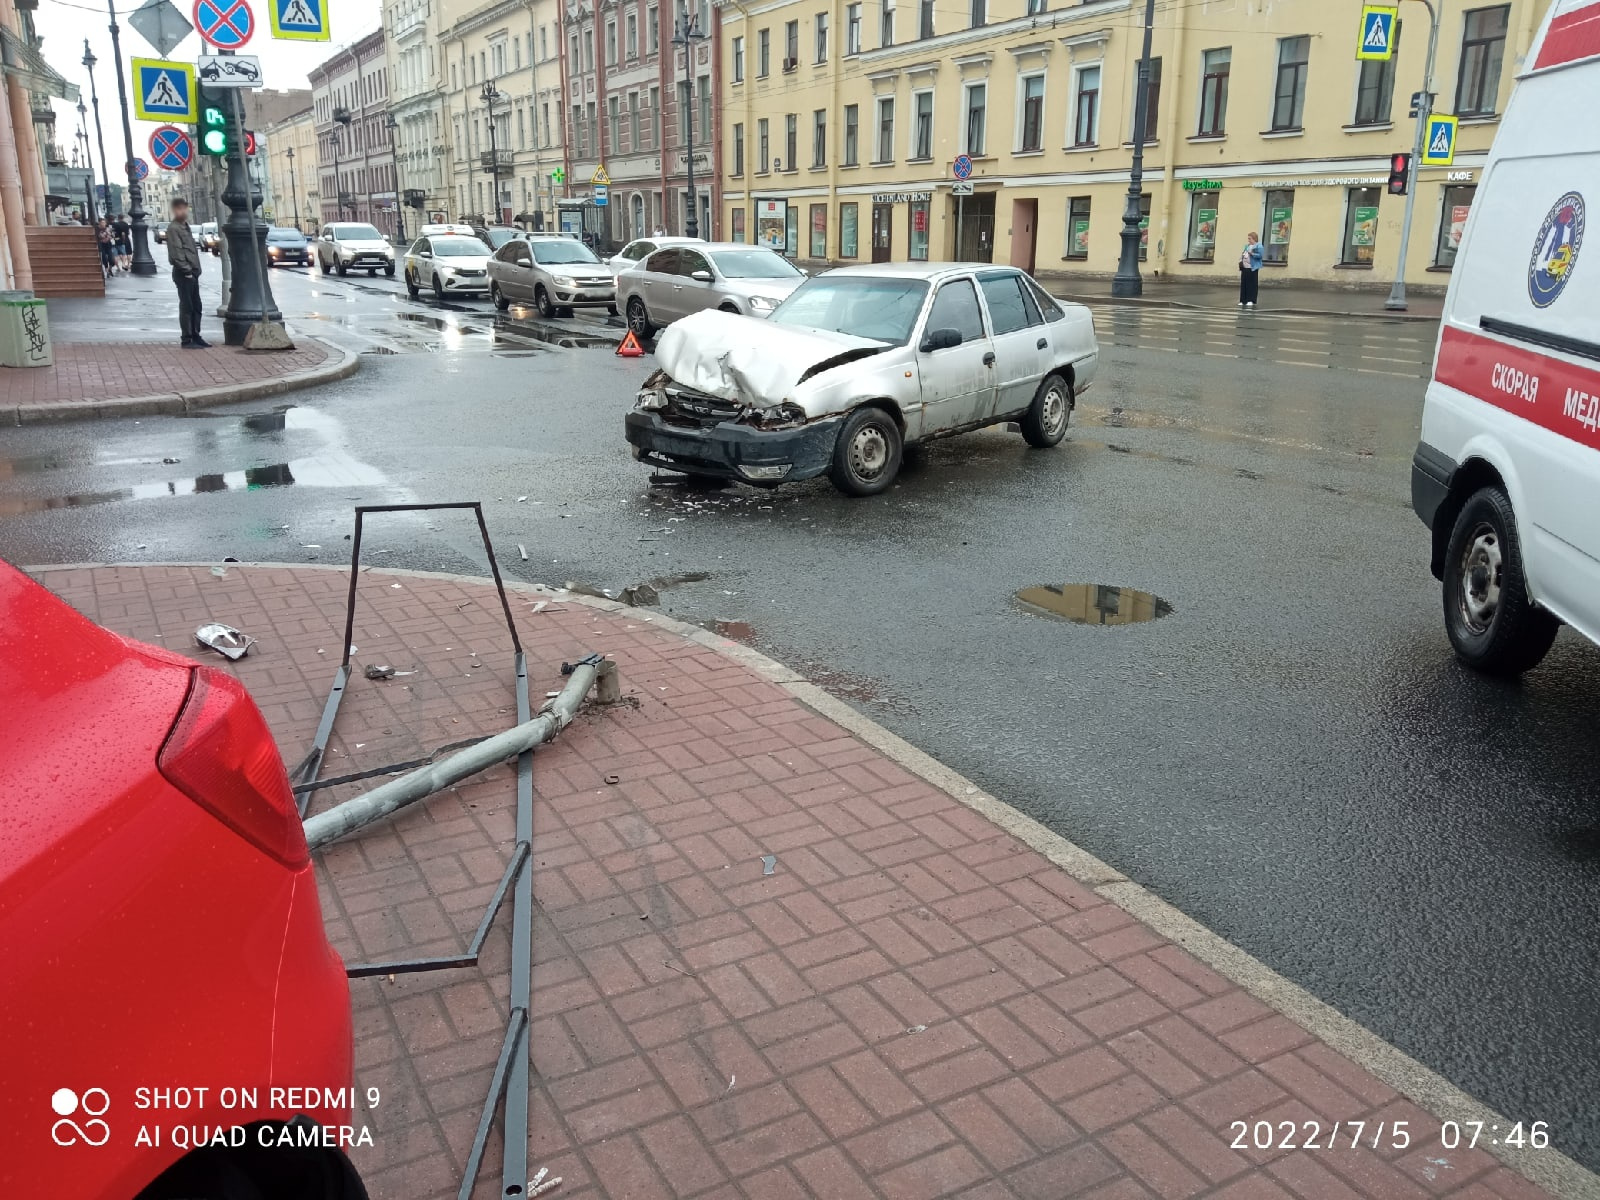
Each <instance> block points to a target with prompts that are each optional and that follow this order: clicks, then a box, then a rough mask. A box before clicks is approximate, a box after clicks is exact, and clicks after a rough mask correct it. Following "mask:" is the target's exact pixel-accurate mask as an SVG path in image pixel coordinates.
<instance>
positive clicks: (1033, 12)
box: [1027, 0, 1045, 17]
mask: <svg viewBox="0 0 1600 1200" xmlns="http://www.w3.org/2000/svg"><path fill="white" fill-rule="evenodd" d="M1044 11H1045V0H1028V5H1027V13H1028V15H1029V16H1030V17H1037V16H1038V15H1039V14H1040V13H1042V12H1044Z"/></svg>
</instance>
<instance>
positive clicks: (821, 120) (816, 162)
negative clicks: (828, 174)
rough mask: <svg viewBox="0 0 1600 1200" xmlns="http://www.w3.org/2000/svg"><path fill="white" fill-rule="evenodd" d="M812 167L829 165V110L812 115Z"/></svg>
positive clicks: (819, 110)
mask: <svg viewBox="0 0 1600 1200" xmlns="http://www.w3.org/2000/svg"><path fill="white" fill-rule="evenodd" d="M811 165H812V166H813V167H825V166H827V165H828V110H827V109H825V108H819V109H817V110H816V111H815V112H813V113H812V114H811Z"/></svg>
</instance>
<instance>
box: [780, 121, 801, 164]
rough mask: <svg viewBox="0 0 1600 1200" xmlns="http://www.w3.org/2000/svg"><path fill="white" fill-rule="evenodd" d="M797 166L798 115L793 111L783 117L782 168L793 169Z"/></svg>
mask: <svg viewBox="0 0 1600 1200" xmlns="http://www.w3.org/2000/svg"><path fill="white" fill-rule="evenodd" d="M799 167H800V117H799V116H798V115H797V114H795V113H789V114H787V115H786V116H785V117H784V118H783V169H784V170H788V171H795V170H798V169H799Z"/></svg>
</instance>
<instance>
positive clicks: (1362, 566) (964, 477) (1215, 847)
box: [0, 275, 1600, 1168]
mask: <svg viewBox="0 0 1600 1200" xmlns="http://www.w3.org/2000/svg"><path fill="white" fill-rule="evenodd" d="M275 284H276V286H277V291H278V296H279V299H280V302H281V303H282V305H283V307H284V309H285V311H286V313H289V314H290V315H291V316H292V317H296V316H297V318H298V319H299V322H300V327H301V328H302V329H305V330H308V331H312V330H314V331H315V332H318V333H322V334H325V335H327V336H330V337H332V338H334V339H335V340H338V341H341V342H344V343H345V344H348V345H350V346H353V347H356V348H359V349H362V350H364V351H368V352H370V357H368V358H367V359H366V360H365V361H364V364H363V369H362V371H361V373H360V374H359V375H357V376H356V377H354V378H353V379H351V380H349V381H348V382H346V383H342V384H338V385H335V386H334V387H332V388H330V389H327V390H325V391H322V392H318V393H314V394H312V395H310V396H307V397H305V401H306V402H305V403H304V404H302V405H301V406H299V407H292V408H288V409H287V410H286V411H285V410H280V411H278V412H273V411H272V410H271V408H270V406H261V407H260V408H259V409H258V410H256V411H255V412H253V413H251V412H246V411H245V410H243V409H220V410H217V411H216V412H214V413H211V414H204V415H199V416H194V417H188V418H143V419H141V420H137V421H134V420H124V421H114V422H103V423H86V424H75V425H68V426H61V427H56V428H51V427H36V428H26V429H7V430H3V431H0V554H4V555H5V557H7V558H10V559H12V560H13V561H18V562H22V563H46V562H71V561H130V560H131V561H146V560H148V561H164V560H205V559H217V558H220V557H222V556H223V555H225V554H231V555H233V556H235V557H237V558H240V559H243V560H251V559H266V560H273V561H284V562H305V561H319V562H328V561H339V560H341V559H342V558H343V556H344V555H345V554H346V553H347V546H348V543H345V542H344V541H343V537H344V535H345V534H346V533H348V532H349V530H350V527H351V518H350V508H351V506H352V505H353V504H354V503H356V502H365V503H395V502H406V501H420V500H440V501H443V500H459V499H482V500H483V501H484V502H485V511H486V515H487V517H488V521H489V525H490V529H491V532H492V534H493V536H494V538H495V542H496V546H497V548H498V550H499V552H500V559H501V563H502V566H503V567H504V569H506V570H507V572H508V573H509V574H510V575H512V576H513V577H519V578H527V579H532V580H537V581H541V582H554V583H560V582H563V581H566V580H576V581H581V582H583V583H586V584H590V585H595V586H601V587H613V588H615V587H619V586H621V585H623V584H627V583H631V582H636V581H638V580H642V579H646V578H650V577H654V576H670V575H673V574H677V573H683V572H691V571H705V572H707V573H709V578H708V579H706V580H705V581H703V582H699V583H692V584H682V585H680V586H677V587H672V588H669V589H667V590H666V591H664V592H663V606H664V607H665V608H669V609H670V610H671V611H672V612H673V613H674V615H677V616H680V617H684V618H687V619H691V620H696V621H701V622H703V623H706V624H708V625H712V626H715V627H720V628H722V629H724V630H725V631H727V632H729V633H730V634H731V635H733V636H739V637H742V638H744V639H745V640H748V641H751V642H752V643H753V644H755V645H757V646H758V647H760V648H761V649H762V650H764V651H766V652H767V653H769V654H771V655H773V656H774V657H776V658H778V659H780V660H782V661H785V662H787V663H789V664H791V665H793V666H795V667H796V668H797V669H800V670H803V671H806V672H808V673H810V674H811V675H812V676H813V677H814V678H816V679H817V680H818V681H819V682H821V683H823V684H824V685H826V686H828V687H830V688H831V689H833V690H834V691H835V692H837V693H838V694H840V695H842V696H844V697H845V698H847V699H849V700H851V701H852V702H853V703H855V704H856V705H857V706H858V707H860V708H861V709H862V710H863V711H866V712H868V713H870V714H871V715H872V716H874V717H875V718H876V719H877V720H879V721H881V722H882V723H883V724H885V725H887V726H888V727H890V728H891V729H893V730H895V731H896V732H897V733H899V734H901V735H903V736H904V737H906V738H908V739H909V740H910V741H912V742H914V743H915V744H916V745H918V746H920V747H922V748H923V749H925V750H927V751H929V752H931V753H932V754H934V755H936V756H937V757H939V758H940V759H942V760H944V761H945V762H947V763H949V764H950V765H951V766H953V767H955V768H956V769H957V770H959V771H961V772H963V773H965V774H966V775H968V776H970V777H972V778H973V779H974V780H976V781H978V782H979V783H981V784H982V785H983V786H984V787H986V788H987V789H989V790H991V791H992V792H994V794H996V795H997V796H1000V797H1002V798H1003V799H1005V800H1007V801H1009V802H1010V803H1012V804H1014V805H1016V806H1017V807H1018V808H1020V809H1022V810H1024V811H1026V812H1028V813H1029V814H1031V815H1033V816H1035V817H1037V818H1038V819H1040V820H1041V821H1043V822H1044V823H1046V824H1047V825H1049V826H1050V827H1052V828H1053V829H1056V830H1057V831H1059V832H1060V833H1062V834H1064V835H1065V836H1067V837H1069V838H1071V839H1073V840H1074V841H1076V842H1078V843H1080V844H1082V845H1083V846H1085V847H1087V848H1088V849H1089V850H1091V851H1092V852H1094V853H1095V854H1097V855H1099V856H1100V857H1102V858H1104V859H1106V860H1107V861H1109V862H1110V863H1112V864H1113V865H1115V866H1116V867H1118V868H1120V869H1121V870H1123V871H1125V872H1127V873H1128V874H1129V875H1130V876H1132V877H1133V878H1135V879H1137V880H1139V881H1140V882H1142V883H1144V884H1146V885H1147V886H1149V887H1151V888H1152V889H1153V890H1155V891H1156V892H1157V893H1158V894H1160V895H1161V896H1163V897H1164V898H1166V899H1167V900H1169V901H1171V902H1172V903H1173V904H1175V905H1177V906H1178V907H1179V908H1181V909H1183V910H1184V911H1186V912H1187V913H1189V914H1190V915H1192V916H1193V917H1195V918H1196V919H1198V920H1200V921H1202V922H1204V923H1205V924H1207V925H1209V926H1211V927H1212V928H1213V929H1215V930H1217V931H1218V932H1219V933H1221V934H1222V935H1223V936H1225V937H1227V938H1229V939H1231V940H1233V941H1235V942H1237V943H1238V944H1240V945H1241V946H1243V947H1244V948H1245V949H1247V950H1248V951H1250V952H1251V953H1253V954H1255V955H1256V956H1258V957H1259V958H1261V959H1262V960H1264V961H1265V962H1266V963H1268V964H1269V965H1270V966H1272V967H1274V968H1275V969H1277V970H1278V971H1280V972H1282V973H1284V974H1285V975H1287V976H1289V977H1290V978H1292V979H1294V980H1295V981H1296V982H1298V983H1301V984H1303V985H1304V986H1306V987H1307V988H1309V989H1310V990H1311V991H1312V992H1314V993H1315V994H1316V995H1318V996H1320V997H1321V998H1322V999H1324V1000H1326V1001H1327V1002H1329V1003H1330V1004H1332V1005H1334V1006H1335V1007H1337V1008H1339V1009H1340V1010H1341V1011H1343V1012H1345V1013H1347V1014H1348V1015H1350V1016H1351V1017H1353V1018H1355V1019H1356V1020H1358V1021H1360V1022H1362V1023H1363V1024H1365V1025H1366V1026H1368V1027H1369V1028H1371V1029H1373V1030H1374V1031H1375V1032H1377V1033H1378V1034H1379V1035H1380V1036H1382V1037H1384V1038H1386V1039H1388V1040H1389V1041H1391V1042H1393V1043H1395V1044H1396V1045H1398V1046H1400V1047H1401V1048H1402V1049H1404V1050H1406V1051H1407V1052H1409V1053H1411V1054H1412V1055H1414V1056H1416V1057H1417V1058H1418V1059H1420V1060H1421V1061H1422V1062H1424V1063H1426V1064H1427V1065H1428V1066H1430V1067H1432V1068H1434V1069H1435V1070H1437V1071H1439V1072H1440V1073H1442V1074H1443V1075H1445V1076H1446V1077H1447V1078H1449V1079H1450V1080H1452V1081H1453V1082H1455V1083H1456V1084H1458V1085H1460V1086H1461V1087H1463V1088H1465V1089H1466V1090H1467V1091H1469V1092H1471V1093H1473V1094H1475V1095H1477V1096H1479V1097H1480V1098H1482V1099H1483V1100H1484V1101H1486V1102H1487V1103H1489V1104H1491V1105H1493V1106H1495V1107H1496V1108H1498V1109H1500V1110H1501V1111H1502V1112H1505V1113H1507V1114H1508V1115H1509V1116H1511V1117H1512V1118H1513V1119H1520V1120H1523V1121H1536V1120H1542V1121H1548V1122H1549V1123H1550V1127H1551V1130H1552V1144H1553V1145H1555V1146H1556V1147H1557V1148H1559V1149H1561V1150H1563V1151H1564V1152H1566V1153H1568V1154H1570V1155H1572V1156H1574V1157H1576V1158H1578V1159H1579V1160H1580V1161H1583V1162H1585V1163H1586V1164H1587V1165H1589V1166H1590V1167H1591V1168H1596V1167H1600V1129H1597V1127H1596V1122H1595V1120H1594V1117H1595V1111H1596V1108H1595V1100H1594V1098H1595V1096H1596V1095H1600V1036H1597V1035H1600V1018H1597V1015H1596V1014H1597V1007H1596V1005H1595V992H1596V985H1597V982H1600V948H1597V940H1596V937H1595V931H1596V928H1597V925H1600V921H1597V918H1600V812H1597V808H1600V801H1597V792H1596V788H1595V781H1596V779H1597V778H1600V739H1597V738H1596V737H1595V734H1594V728H1595V719H1596V714H1597V712H1600V650H1596V649H1595V648H1594V647H1592V646H1590V645H1588V644H1587V643H1585V642H1583V641H1582V640H1581V639H1579V638H1577V637H1575V636H1573V635H1571V634H1570V633H1565V632H1564V633H1563V634H1562V635H1561V637H1560V638H1559V639H1558V640H1557V643H1556V647H1555V650H1554V651H1553V652H1552V654H1551V656H1550V658H1549V659H1548V660H1547V661H1546V663H1545V665H1544V666H1543V667H1541V668H1540V669H1539V670H1538V671H1536V672H1534V673H1533V674H1531V675H1529V676H1528V677H1527V678H1526V679H1525V681H1523V682H1522V683H1520V684H1505V683H1497V682H1493V681H1489V680H1485V679H1481V678H1478V677H1475V676H1473V675H1471V674H1469V673H1467V672H1465V671H1463V670H1462V669H1461V668H1459V667H1458V666H1457V665H1456V664H1455V663H1454V661H1453V660H1452V658H1451V656H1450V654H1449V651H1448V647H1447V645H1446V642H1445V639H1444V633H1443V628H1442V623H1441V617H1440V611H1439V590H1438V585H1437V584H1436V583H1435V582H1434V581H1433V579H1432V578H1431V577H1430V576H1429V574H1428V570H1427V561H1426V560H1427V538H1426V533H1425V531H1424V530H1423V528H1422V526H1421V525H1420V524H1419V523H1418V522H1417V520H1416V518H1415V517H1414V516H1413V515H1412V514H1411V512H1410V508H1409V503H1408V471H1409V460H1410V454H1411V451H1412V449H1413V448H1414V446H1415V442H1416V433H1417V425H1418V414H1419V409H1420V403H1421V395H1422V377H1423V376H1424V374H1425V373H1426V366H1425V364H1426V362H1427V360H1428V358H1429V356H1430V354H1431V350H1432V339H1433V332H1434V331H1433V327H1432V326H1431V325H1428V324H1401V323H1394V322H1387V321H1370V320H1367V321H1358V320H1345V321H1336V320H1325V319H1319V318H1288V317H1274V316H1272V315H1271V314H1270V313H1259V314H1251V315H1249V316H1244V317H1240V316H1235V315H1234V314H1232V313H1224V314H1199V313H1180V312H1172V311H1166V310H1139V309H1128V308H1111V307H1107V308H1105V309H1102V310H1101V311H1100V313H1099V315H1098V321H1099V328H1100V334H1101V338H1102V342H1103V343H1105V344H1106V346H1107V351H1106V355H1105V359H1104V364H1103V375H1102V382H1101V383H1100V384H1098V385H1097V386H1096V387H1095V388H1094V389H1093V390H1092V391H1091V393H1090V394H1089V395H1088V396H1087V397H1086V398H1085V399H1084V401H1083V402H1082V404H1081V405H1080V409H1079V412H1078V413H1077V415H1076V416H1075V418H1074V428H1073V431H1072V433H1071V435H1070V439H1069V441H1068V442H1066V443H1064V444H1063V445H1062V446H1061V447H1058V448H1057V449H1056V450H1054V451H1031V450H1029V449H1028V448H1027V447H1026V446H1025V444H1024V443H1023V441H1022V439H1021V437H1020V436H1018V435H1016V434H1014V433H1008V432H1005V431H1003V430H993V431H987V432H983V433H979V434H974V435H969V436H966V437H963V438H958V439H955V440H953V441H948V442H944V443H941V444H939V445H937V446H935V447H933V448H932V449H931V450H929V451H928V452H926V453H925V454H923V455H922V456H920V460H919V461H918V462H916V463H915V465H913V466H911V467H910V468H909V469H908V470H907V472H906V474H905V475H904V477H903V480H902V482H901V483H900V485H899V486H898V487H896V488H895V489H894V490H893V491H892V492H891V493H889V494H888V495H886V496H884V497H881V498H878V499H875V500H867V501H850V500H845V499H843V498H842V497H840V496H838V495H836V494H834V493H833V492H832V491H831V490H830V489H829V488H828V486H827V485H826V484H825V483H824V482H820V481H815V482H810V483H805V484H801V485H796V486H793V487H790V488H785V489H782V490H779V491H777V492H775V493H767V492H758V491H754V490H750V489H744V488H732V489H728V490H726V491H721V492H697V491H686V490H685V489H683V488H681V487H677V486H653V485H652V482H651V479H650V476H649V473H648V472H647V471H646V470H645V469H643V468H641V467H639V466H638V465H637V464H635V463H633V462H632V461H631V459H630V457H629V455H628V453H627V447H626V446H625V444H624V443H623V441H622V437H621V424H622V415H623V413H624V411H625V410H626V409H627V407H628V406H629V405H630V403H631V400H632V391H633V388H634V386H635V385H636V384H637V383H638V381H639V380H640V379H641V378H642V377H643V376H644V375H645V374H646V373H647V371H648V369H649V363H648V360H646V361H644V362H638V361H629V360H621V359H617V358H615V357H613V356H612V355H611V354H610V353H609V352H607V351H604V350H573V349H558V348H552V347H548V346H543V345H541V343H539V342H538V341H537V340H534V339H531V338H527V337H524V336H519V335H518V334H517V331H516V329H515V328H512V329H509V330H506V329H502V330H500V331H498V332H497V331H496V330H495V328H494V325H493V321H492V313H491V312H490V311H489V309H488V306H487V305H486V304H477V303H467V304H463V305H459V306H456V308H455V309H446V310H440V309H437V308H435V307H434V306H433V305H431V304H429V303H427V302H423V303H420V304H411V303H409V302H406V301H405V300H404V299H403V298H402V297H401V296H400V294H399V289H398V288H397V287H395V286H394V285H392V284H389V283H388V282H387V281H385V280H383V279H381V278H380V279H378V280H375V281H368V280H365V279H362V280H358V281H344V282H340V281H332V280H326V281H325V280H317V279H315V278H314V277H312V278H307V277H304V276H300V277H292V276H288V275H280V276H276V277H275ZM458 310H464V311H458ZM416 318H421V319H420V320H419V319H416ZM584 323H585V321H584V319H580V320H579V321H577V322H574V324H575V325H577V326H579V327H582V326H583V325H584ZM130 328H131V325H130ZM113 332H114V331H113ZM169 458H170V459H177V460H178V461H177V462H175V463H167V462H165V461H164V460H165V459H169ZM367 536H368V542H367V553H368V559H367V561H370V562H373V563H379V564H387V565H396V566H408V567H415V568H425V569H443V570H458V571H470V572H478V573H482V572H483V571H484V564H483V561H482V556H481V552H480V551H479V550H478V549H477V547H476V546H475V544H474V543H475V533H474V531H473V530H472V528H470V527H469V524H468V522H467V521H466V520H465V519H463V518H461V517H458V516H450V515H446V516H437V517H436V516H431V515H423V516H397V517H391V518H387V519H384V520H382V521H381V522H375V523H374V524H372V525H369V526H368V535H367ZM518 543H521V544H523V545H525V546H526V547H527V550H528V553H529V556H530V561H529V562H526V563H523V562H521V561H519V557H518V554H517V550H516V547H517V545H518ZM1059 584H1105V585H1120V586H1125V587H1131V588H1138V589H1143V590H1144V591H1147V592H1149V593H1152V594H1153V595H1155V596H1157V597H1159V598H1161V600H1162V601H1164V602H1165V604H1166V605H1170V608H1171V612H1170V615H1166V616H1164V617H1162V618H1161V619H1159V620H1156V621H1154V622H1151V623H1148V624H1138V625H1127V626H1121V627H1116V628H1106V627H1088V626H1084V625H1079V624H1074V623H1069V622H1067V621H1063V620H1059V619H1052V618H1050V617H1046V616H1041V615H1038V614H1037V613H1036V612H1034V611H1032V610H1030V609H1028V608H1026V607H1024V606H1023V605H1021V604H1019V603H1018V602H1017V601H1016V600H1015V598H1014V595H1013V594H1014V593H1015V592H1016V591H1017V590H1019V589H1023V588H1031V587H1036V586H1039V585H1059ZM1091 595H1092V593H1091ZM217 615H218V617H219V618H223V619H225V618H226V614H224V613H219V614H217ZM595 648H596V649H603V647H595ZM575 649H576V648H575ZM289 757H291V758H293V757H294V753H293V748H292V747H291V748H289ZM1222 1115H1223V1116H1226V1117H1227V1118H1229V1119H1232V1118H1234V1117H1238V1118H1241V1119H1250V1118H1253V1117H1254V1116H1256V1115H1258V1114H1251V1113H1237V1114H1222ZM1319 1115H1321V1116H1323V1117H1326V1118H1329V1119H1339V1118H1340V1117H1342V1116H1344V1115H1346V1114H1341V1113H1335V1112H1330V1113H1325V1114H1319Z"/></svg>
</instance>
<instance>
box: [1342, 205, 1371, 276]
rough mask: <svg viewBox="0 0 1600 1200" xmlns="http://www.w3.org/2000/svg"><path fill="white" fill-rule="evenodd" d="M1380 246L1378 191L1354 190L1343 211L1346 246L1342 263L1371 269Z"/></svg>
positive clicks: (1343, 249) (1343, 250)
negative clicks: (1373, 258) (1375, 253)
mask: <svg viewBox="0 0 1600 1200" xmlns="http://www.w3.org/2000/svg"><path fill="white" fill-rule="evenodd" d="M1377 246H1378V189H1377V188H1375V187H1367V188H1351V189H1350V192H1349V197H1348V199H1347V200H1346V202H1345V210H1344V245H1343V248H1342V252H1341V254H1340V256H1339V261H1340V262H1341V263H1342V264H1343V265H1345V266H1347V267H1370V266H1371V265H1372V256H1373V253H1374V251H1376V249H1377Z"/></svg>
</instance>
